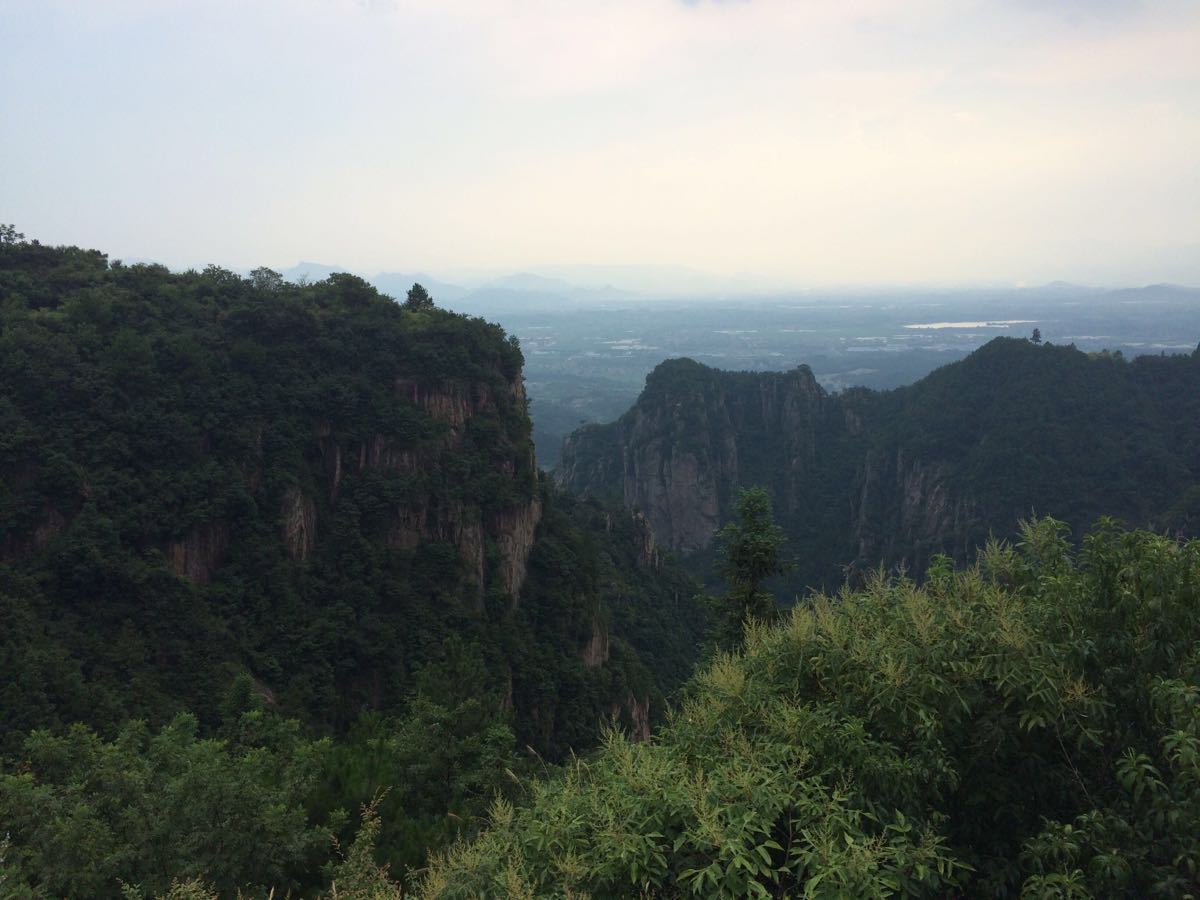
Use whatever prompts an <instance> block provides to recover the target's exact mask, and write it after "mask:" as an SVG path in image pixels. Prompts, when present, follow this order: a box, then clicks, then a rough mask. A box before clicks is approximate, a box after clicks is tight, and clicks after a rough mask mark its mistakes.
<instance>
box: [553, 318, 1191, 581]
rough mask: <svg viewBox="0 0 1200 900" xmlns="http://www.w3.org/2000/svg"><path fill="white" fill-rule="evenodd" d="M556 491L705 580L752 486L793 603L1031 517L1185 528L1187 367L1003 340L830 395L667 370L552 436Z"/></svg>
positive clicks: (1010, 528) (677, 363) (778, 376)
mask: <svg viewBox="0 0 1200 900" xmlns="http://www.w3.org/2000/svg"><path fill="white" fill-rule="evenodd" d="M558 477H559V479H560V482H561V483H562V484H563V485H565V486H566V487H567V488H568V489H570V490H573V491H578V492H582V493H587V494H591V495H594V496H602V497H609V498H612V499H614V500H619V501H621V502H623V503H624V504H625V505H626V506H628V507H630V508H635V509H639V510H641V511H643V512H644V514H645V515H646V518H647V520H648V521H649V522H650V525H651V527H652V529H653V530H654V532H655V534H656V535H657V536H658V538H659V539H660V540H661V541H662V542H663V543H664V544H665V545H666V546H668V547H670V548H671V549H674V550H677V551H680V552H682V553H695V554H697V559H698V560H699V561H700V562H701V564H703V561H704V560H705V559H706V558H707V555H708V554H707V553H706V551H707V550H708V548H709V546H710V543H711V541H712V538H713V535H714V534H715V533H716V531H717V529H718V528H719V527H720V526H721V525H722V524H723V523H724V522H725V521H728V519H729V517H730V515H731V513H732V509H733V500H734V498H735V497H736V495H737V491H738V488H739V487H741V486H747V485H763V486H764V487H766V488H767V489H768V490H769V492H770V494H771V497H772V499H773V501H774V505H775V510H776V514H777V516H778V519H779V521H780V524H781V525H782V526H783V528H784V531H785V532H786V533H787V534H788V535H789V536H790V538H791V541H792V543H791V550H792V552H793V553H794V555H795V557H796V561H797V569H796V571H795V574H794V577H793V580H792V582H791V586H792V587H793V588H794V589H797V590H799V589H802V588H803V587H804V586H806V585H813V586H818V585H824V586H826V587H829V586H834V585H837V584H839V583H841V581H842V580H843V579H844V577H845V576H846V572H847V567H850V568H853V569H859V570H861V569H863V568H871V567H874V566H878V565H879V564H880V563H881V562H883V563H885V564H887V565H904V566H906V567H908V568H909V569H910V570H914V571H922V570H923V569H924V567H925V566H926V565H927V563H928V561H929V559H930V558H931V556H932V555H933V554H935V553H939V552H945V553H948V554H950V555H952V556H953V557H954V558H956V559H965V558H966V557H967V556H968V555H969V553H970V552H972V551H973V549H974V548H975V547H977V546H979V545H981V544H982V543H983V542H984V541H985V540H986V539H987V537H988V536H989V534H993V533H994V534H997V535H1008V534H1012V533H1013V532H1014V530H1015V528H1016V525H1017V522H1018V520H1019V519H1021V518H1022V517H1028V516H1029V515H1031V514H1032V513H1035V512H1036V513H1037V514H1039V515H1042V514H1044V515H1053V516H1055V517H1056V518H1059V519H1061V520H1063V521H1065V522H1067V523H1068V524H1069V525H1070V526H1071V527H1072V528H1073V529H1075V530H1076V532H1077V533H1079V532H1081V530H1082V529H1083V528H1085V527H1086V526H1087V525H1089V524H1090V523H1091V522H1092V521H1093V520H1094V519H1096V518H1097V517H1098V516H1100V515H1113V516H1117V517H1119V518H1122V519H1124V520H1126V521H1128V522H1130V523H1133V524H1138V525H1147V526H1151V527H1155V528H1175V529H1180V528H1182V529H1184V530H1187V529H1194V527H1195V523H1196V521H1197V511H1198V510H1200V351H1197V353H1193V354H1192V355H1191V356H1172V357H1160V356H1150V357H1139V358H1137V359H1134V360H1132V361H1127V360H1125V359H1124V358H1123V357H1121V356H1119V355H1111V354H1085V353H1082V352H1080V351H1078V350H1076V349H1074V348H1073V347H1069V346H1065V347H1060V346H1049V345H1039V344H1034V343H1032V342H1029V341H1024V340H1016V339H1011V338H1007V339H1006V338H999V339H996V340H994V341H992V342H991V343H989V344H987V345H985V346H984V347H982V348H980V349H979V350H977V351H976V352H975V353H973V354H971V355H970V356H969V357H967V358H966V359H964V360H962V361H961V362H958V363H955V364H952V365H948V366H945V367H943V368H941V369H939V370H937V371H935V372H934V373H932V374H931V375H929V376H927V377H926V378H924V379H922V380H920V381H919V382H917V383H916V384H914V385H912V386H910V387H907V388H902V389H898V390H894V391H883V392H874V391H868V390H864V389H854V390H849V391H846V392H844V393H840V394H833V395H831V394H829V393H827V392H825V391H824V390H823V389H822V388H821V387H820V385H818V384H817V382H816V380H815V379H814V378H813V375H812V373H811V371H810V370H809V369H808V368H807V367H805V366H800V367H799V368H797V369H794V370H792V371H791V372H787V373H744V372H724V371H720V370H717V369H712V368H708V367H706V366H702V365H700V364H698V363H695V362H693V361H691V360H688V359H676V360H669V361H667V362H665V363H663V364H661V365H660V366H659V367H658V368H657V369H655V370H654V372H653V373H651V375H650V376H649V377H648V378H647V380H646V388H645V390H644V391H643V393H642V395H641V396H640V397H639V399H638V401H637V403H636V404H635V405H634V407H633V408H632V409H630V410H629V412H627V413H626V414H625V415H624V416H622V417H621V418H620V419H619V420H618V421H616V422H614V423H612V424H609V425H600V426H596V425H592V426H587V427H585V428H582V429H580V430H579V431H577V432H576V433H575V434H574V435H572V436H571V437H570V438H569V439H568V440H567V442H566V444H565V446H564V450H563V460H562V463H561V465H560V467H559V469H558Z"/></svg>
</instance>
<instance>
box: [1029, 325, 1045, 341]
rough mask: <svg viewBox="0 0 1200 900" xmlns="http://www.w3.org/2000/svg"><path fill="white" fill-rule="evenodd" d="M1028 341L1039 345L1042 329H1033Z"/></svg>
mask: <svg viewBox="0 0 1200 900" xmlns="http://www.w3.org/2000/svg"><path fill="white" fill-rule="evenodd" d="M1029 339H1030V340H1031V341H1033V342H1034V343H1035V344H1040V343H1041V342H1042V329H1040V328H1035V329H1033V334H1032V335H1031V336H1030V338H1029Z"/></svg>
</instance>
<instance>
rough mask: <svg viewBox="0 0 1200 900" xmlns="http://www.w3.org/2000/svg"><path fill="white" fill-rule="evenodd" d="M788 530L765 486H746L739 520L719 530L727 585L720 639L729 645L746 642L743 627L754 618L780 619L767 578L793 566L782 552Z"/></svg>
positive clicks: (720, 566) (739, 505)
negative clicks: (779, 521) (777, 519)
mask: <svg viewBox="0 0 1200 900" xmlns="http://www.w3.org/2000/svg"><path fill="white" fill-rule="evenodd" d="M783 543H784V536H783V529H781V528H780V527H779V526H778V525H776V524H775V520H774V517H773V516H772V515H771V498H770V497H769V496H768V495H767V492H766V491H765V490H763V489H762V488H758V487H756V488H747V489H745V490H743V491H742V492H741V494H740V495H739V496H738V502H737V520H736V521H734V522H729V523H728V524H727V525H726V526H725V527H724V528H722V529H721V530H720V532H718V533H717V546H718V548H719V550H718V552H719V553H720V555H721V558H720V561H719V563H718V564H717V574H718V575H720V577H722V578H723V579H724V580H725V582H726V584H727V585H728V588H727V591H726V593H725V595H724V596H723V597H721V598H720V599H719V600H718V601H717V605H718V607H719V608H720V610H721V633H720V634H719V635H718V642H719V643H720V645H721V646H723V647H725V648H727V649H728V648H732V647H735V646H737V645H738V644H739V643H741V639H742V631H743V629H744V628H745V627H746V625H747V624H748V623H749V622H751V621H754V620H759V621H770V620H771V619H773V618H774V617H775V613H776V605H775V597H774V596H773V595H772V594H771V592H770V591H768V590H766V589H765V588H764V587H763V582H765V581H766V580H767V579H769V578H772V577H773V576H776V575H782V574H783V573H784V572H786V571H787V570H788V568H789V564H788V562H787V561H786V560H785V559H783V557H782V555H781V552H780V550H781V548H782V546H783Z"/></svg>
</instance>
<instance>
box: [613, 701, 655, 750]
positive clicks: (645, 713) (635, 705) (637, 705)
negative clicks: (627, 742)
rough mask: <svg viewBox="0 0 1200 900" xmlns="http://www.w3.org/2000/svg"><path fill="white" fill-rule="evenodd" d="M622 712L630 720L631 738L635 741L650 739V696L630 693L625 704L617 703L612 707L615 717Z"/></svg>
mask: <svg viewBox="0 0 1200 900" xmlns="http://www.w3.org/2000/svg"><path fill="white" fill-rule="evenodd" d="M621 713H624V714H625V718H626V719H627V720H628V722H629V738H630V739H631V740H634V741H648V740H650V698H649V697H642V698H641V699H639V698H638V697H636V696H634V695H633V694H630V695H629V696H628V697H626V698H625V702H624V703H623V704H615V705H614V706H613V709H612V714H613V717H614V718H616V717H619V716H620V715H621Z"/></svg>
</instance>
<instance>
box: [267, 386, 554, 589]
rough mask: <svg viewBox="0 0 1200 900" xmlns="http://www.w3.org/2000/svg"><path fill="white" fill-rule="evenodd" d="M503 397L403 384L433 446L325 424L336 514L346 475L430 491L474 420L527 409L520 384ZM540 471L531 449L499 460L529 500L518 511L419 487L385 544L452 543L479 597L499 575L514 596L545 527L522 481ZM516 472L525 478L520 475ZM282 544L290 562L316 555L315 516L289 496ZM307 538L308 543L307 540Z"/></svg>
mask: <svg viewBox="0 0 1200 900" xmlns="http://www.w3.org/2000/svg"><path fill="white" fill-rule="evenodd" d="M506 385H507V386H506V388H505V389H504V390H502V391H499V396H497V389H496V388H494V387H493V386H492V385H490V384H488V383H486V382H484V381H471V382H463V383H458V382H454V383H448V384H433V385H431V384H428V383H425V382H423V381H421V380H419V379H416V378H398V379H396V382H395V391H396V395H397V397H399V398H402V399H403V400H404V401H406V402H408V403H411V404H412V405H413V406H415V407H416V408H417V409H419V410H420V411H421V412H422V413H423V414H425V415H426V416H428V417H429V418H430V419H432V420H433V421H434V422H435V423H436V424H437V426H439V428H438V429H437V430H436V431H435V436H434V437H433V438H432V439H426V440H423V441H418V442H414V441H411V440H402V439H399V438H395V437H390V436H388V435H385V434H375V435H372V436H371V437H369V438H367V439H365V440H360V441H346V440H344V439H339V437H338V436H337V435H336V434H335V433H334V432H333V429H332V427H331V426H330V425H329V423H328V422H320V423H318V426H317V428H316V432H315V437H316V442H317V447H318V450H319V454H320V458H321V468H322V470H323V473H324V477H325V480H326V482H327V486H326V491H325V494H326V495H327V497H328V501H329V505H330V507H334V508H335V507H336V505H337V503H338V499H339V497H340V494H341V488H342V483H343V481H344V479H345V478H346V477H347V476H348V475H357V474H362V473H365V472H377V473H381V474H387V475H403V476H412V477H413V483H414V484H429V483H432V482H433V481H435V480H436V476H437V473H438V472H439V470H440V469H441V468H442V467H443V466H445V465H447V464H448V461H450V460H452V459H453V457H454V455H455V454H457V453H459V452H460V451H461V449H462V448H463V444H464V441H465V440H466V437H467V432H468V430H469V428H470V426H471V421H472V419H473V418H475V417H476V416H482V417H485V418H487V417H491V418H496V417H498V416H499V415H500V414H501V412H502V410H503V408H504V407H508V406H512V405H514V404H516V405H517V408H519V409H521V410H522V411H523V410H524V404H525V388H524V383H523V381H522V379H521V377H520V376H519V375H518V376H517V377H516V378H514V379H511V380H508V381H507V382H506ZM534 470H535V466H534V462H533V456H532V450H529V451H525V452H524V453H523V456H522V458H520V459H518V458H516V457H515V456H500V457H499V458H497V459H495V461H494V471H495V472H496V474H498V475H499V476H500V477H501V478H504V479H507V480H509V481H511V482H513V484H514V486H516V487H517V489H518V493H521V492H524V493H527V494H529V496H528V497H527V498H526V499H522V500H520V501H518V502H517V503H515V504H511V505H505V506H500V507H493V508H486V509H485V508H481V507H480V506H479V505H477V504H473V503H469V502H465V501H462V500H457V499H451V498H449V497H447V496H445V493H444V492H438V491H436V490H434V489H432V488H428V487H426V488H419V489H417V490H415V491H413V492H412V493H411V494H410V495H409V496H407V497H406V498H405V499H404V500H403V502H401V503H399V504H398V505H397V506H396V507H395V510H394V513H393V517H392V522H391V525H390V527H389V529H388V532H387V538H386V539H387V542H388V543H389V544H390V545H391V546H393V547H396V548H398V549H401V550H409V551H412V550H416V549H417V548H419V547H420V546H421V544H422V543H424V542H426V541H437V542H443V543H449V544H453V545H454V546H455V547H456V548H457V550H458V555H459V558H460V559H461V561H462V565H463V573H464V576H465V580H466V585H467V587H469V588H471V589H472V590H473V591H474V593H475V596H476V597H477V598H478V597H481V596H482V593H483V590H484V588H485V586H486V585H487V584H488V581H489V579H490V578H491V577H492V575H493V574H495V576H496V577H498V579H499V581H500V584H501V585H502V586H503V588H504V590H505V591H507V592H508V593H509V594H510V595H512V596H513V597H516V596H517V595H518V594H519V593H520V590H521V585H522V583H523V582H524V580H525V568H526V564H527V561H528V558H529V553H530V551H531V549H532V547H533V542H534V535H535V533H536V531H537V525H538V522H539V521H540V520H541V512H542V510H541V503H540V502H539V500H538V498H537V497H536V496H535V495H534V491H533V490H532V483H531V482H530V483H527V484H526V485H524V487H522V485H520V484H518V481H517V480H518V479H519V478H521V477H530V476H531V474H532V472H533V471H534ZM518 473H523V475H519V474H518ZM284 509H285V515H284V520H285V530H284V533H285V543H286V544H287V546H288V550H289V555H291V556H292V558H293V559H304V558H305V557H306V556H307V555H308V553H309V552H310V551H311V549H312V546H313V544H312V541H313V537H314V535H315V532H316V528H317V521H316V520H317V518H318V512H317V509H316V508H315V507H314V506H313V505H312V504H311V503H307V504H305V503H303V502H301V501H300V500H299V499H298V498H297V496H293V493H292V492H291V491H289V493H288V496H286V497H285V498H284ZM305 536H307V540H305ZM489 540H491V541H492V542H494V543H495V545H496V546H497V547H498V548H499V550H500V554H501V562H500V563H499V565H498V566H497V571H496V572H495V573H492V572H489V571H488V567H487V554H486V547H487V542H488V541H489Z"/></svg>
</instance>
